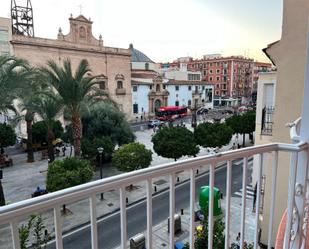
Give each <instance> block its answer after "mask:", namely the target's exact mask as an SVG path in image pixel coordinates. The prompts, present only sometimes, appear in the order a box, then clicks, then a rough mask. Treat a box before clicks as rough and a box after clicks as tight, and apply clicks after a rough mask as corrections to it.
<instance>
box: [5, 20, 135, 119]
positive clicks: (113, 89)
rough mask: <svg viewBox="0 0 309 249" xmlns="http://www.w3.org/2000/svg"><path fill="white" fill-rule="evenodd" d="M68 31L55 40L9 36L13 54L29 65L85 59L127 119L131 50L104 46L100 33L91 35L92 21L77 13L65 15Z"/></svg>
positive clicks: (130, 106)
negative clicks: (67, 17)
mask: <svg viewBox="0 0 309 249" xmlns="http://www.w3.org/2000/svg"><path fill="white" fill-rule="evenodd" d="M69 21H70V32H69V34H67V35H64V34H62V30H61V28H60V29H59V33H58V37H57V39H45V38H37V37H26V36H20V35H13V37H12V40H11V44H12V47H13V51H14V55H15V56H17V57H20V58H24V59H27V60H28V61H29V63H30V64H32V65H37V66H41V65H45V64H46V61H48V60H54V61H55V62H58V63H59V64H60V65H62V63H63V61H64V60H65V59H66V58H70V59H71V62H72V65H73V67H76V66H77V65H78V63H79V62H80V61H81V60H82V59H87V60H88V62H89V65H90V68H91V70H92V75H98V81H99V87H100V88H101V89H104V90H106V91H107V92H108V93H109V95H110V97H111V98H112V99H113V100H114V101H115V102H116V103H118V105H119V108H120V109H121V110H122V111H123V112H124V113H125V114H126V116H127V118H128V119H131V118H132V93H131V53H130V50H129V49H122V48H113V47H105V46H104V44H103V40H102V36H101V35H100V37H99V39H96V38H95V37H94V36H93V34H92V22H91V21H90V20H88V19H87V18H85V17H84V16H82V15H80V16H78V17H77V18H73V17H72V16H71V17H70V18H69Z"/></svg>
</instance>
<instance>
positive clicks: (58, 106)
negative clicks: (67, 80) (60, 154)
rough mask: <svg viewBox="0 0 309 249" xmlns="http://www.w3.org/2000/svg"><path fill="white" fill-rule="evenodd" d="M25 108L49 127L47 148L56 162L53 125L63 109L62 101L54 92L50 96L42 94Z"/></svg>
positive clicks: (50, 157) (51, 158)
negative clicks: (35, 114)
mask: <svg viewBox="0 0 309 249" xmlns="http://www.w3.org/2000/svg"><path fill="white" fill-rule="evenodd" d="M25 108H27V109H29V110H32V111H33V112H34V113H37V114H38V115H39V116H40V118H42V120H43V121H44V123H45V124H46V126H47V134H46V137H47V148H48V157H49V159H50V160H51V161H54V159H55V156H54V148H53V140H54V138H55V135H54V131H53V124H54V122H55V119H57V118H58V117H59V115H60V114H61V111H62V109H63V104H62V99H61V98H60V97H59V96H57V95H56V94H53V93H52V91H51V92H49V94H40V95H37V96H36V97H34V98H33V99H32V102H30V103H28V105H26V106H25Z"/></svg>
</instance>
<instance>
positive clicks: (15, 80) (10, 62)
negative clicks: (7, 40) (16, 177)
mask: <svg viewBox="0 0 309 249" xmlns="http://www.w3.org/2000/svg"><path fill="white" fill-rule="evenodd" d="M27 66H28V63H27V62H26V61H25V60H21V59H18V58H16V57H13V56H6V55H5V56H3V55H1V56H0V89H1V90H0V112H1V113H7V112H8V110H12V111H14V112H16V110H15V107H14V105H13V100H14V99H16V97H17V95H18V93H19V92H20V90H21V83H22V82H24V79H25V77H26V75H27V74H26V72H27V71H26V70H25V69H26V68H27ZM4 205H5V198H4V192H3V187H2V182H1V180H0V206H4Z"/></svg>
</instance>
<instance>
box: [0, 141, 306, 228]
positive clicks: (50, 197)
mask: <svg viewBox="0 0 309 249" xmlns="http://www.w3.org/2000/svg"><path fill="white" fill-rule="evenodd" d="M307 147H308V144H307V143H298V144H287V143H271V144H266V145H257V146H252V147H247V148H242V149H238V150H233V151H225V152H220V153H216V154H213V155H206V156H201V157H198V158H189V159H185V160H181V161H178V162H171V163H166V164H162V165H159V166H154V167H150V168H146V169H140V170H136V171H133V172H128V173H124V174H121V175H116V176H112V177H109V178H105V179H102V180H96V181H93V182H89V183H85V184H82V185H79V186H75V187H71V188H67V189H64V190H59V191H56V192H53V193H49V194H47V195H43V196H39V197H36V198H33V199H28V200H23V201H20V202H17V203H13V204H9V205H7V206H4V207H1V208H0V224H5V223H9V222H10V221H11V220H12V219H13V220H16V219H19V218H21V217H25V216H27V214H31V213H33V212H37V211H45V210H48V209H50V208H52V207H55V206H57V205H62V204H64V203H66V204H69V203H72V202H75V201H79V200H82V199H84V198H88V197H89V196H93V195H95V194H98V193H102V192H107V191H109V190H112V189H116V188H121V187H126V186H129V185H130V184H132V183H134V182H139V181H145V180H147V179H153V178H156V177H160V176H164V175H169V174H172V173H177V172H179V171H183V170H189V169H196V168H198V167H200V166H201V165H216V164H217V163H219V162H222V161H229V160H235V159H238V158H244V157H250V156H253V155H255V154H261V153H265V152H272V151H290V152H299V151H302V150H305V149H306V148H307Z"/></svg>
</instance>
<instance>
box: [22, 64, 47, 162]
mask: <svg viewBox="0 0 309 249" xmlns="http://www.w3.org/2000/svg"><path fill="white" fill-rule="evenodd" d="M26 71H27V73H26V74H27V75H26V78H25V82H24V84H23V86H22V92H21V93H20V94H19V96H18V100H19V101H20V103H19V107H20V109H21V113H22V112H24V111H25V112H26V113H25V114H24V115H22V114H21V113H20V117H23V118H24V119H25V121H26V127H27V162H29V163H31V162H33V161H34V155H33V145H32V143H33V142H32V125H33V122H34V116H35V111H34V110H33V109H32V103H33V102H34V101H35V100H36V99H37V98H38V95H39V94H41V93H42V92H43V90H46V88H47V85H46V84H45V83H44V80H43V78H42V74H40V72H39V70H38V69H37V68H35V67H28V68H27V70H26Z"/></svg>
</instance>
